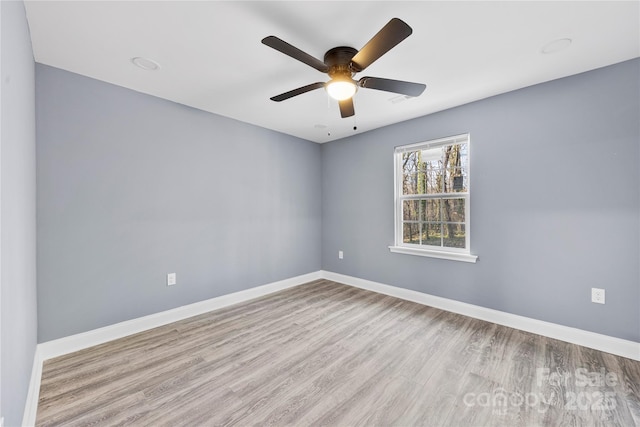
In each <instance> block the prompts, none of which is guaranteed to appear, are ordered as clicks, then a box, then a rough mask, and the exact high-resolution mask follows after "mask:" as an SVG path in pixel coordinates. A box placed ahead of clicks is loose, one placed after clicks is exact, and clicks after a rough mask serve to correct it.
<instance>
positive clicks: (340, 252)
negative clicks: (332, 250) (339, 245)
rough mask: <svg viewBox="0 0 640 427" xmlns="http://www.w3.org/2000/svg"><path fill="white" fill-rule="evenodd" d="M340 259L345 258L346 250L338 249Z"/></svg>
mask: <svg viewBox="0 0 640 427" xmlns="http://www.w3.org/2000/svg"><path fill="white" fill-rule="evenodd" d="M338 259H344V252H342V251H338Z"/></svg>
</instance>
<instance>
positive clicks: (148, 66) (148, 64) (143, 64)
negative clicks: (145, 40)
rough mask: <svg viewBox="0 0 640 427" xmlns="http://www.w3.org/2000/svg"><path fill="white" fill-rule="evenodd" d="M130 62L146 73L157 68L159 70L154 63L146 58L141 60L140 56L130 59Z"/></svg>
mask: <svg viewBox="0 0 640 427" xmlns="http://www.w3.org/2000/svg"><path fill="white" fill-rule="evenodd" d="M131 62H133V64H134V65H135V66H137V67H140V68H142V69H143V70H147V71H156V70H157V69H158V68H160V64H158V63H157V62H156V61H153V60H151V59H148V58H143V57H141V56H136V57H135V58H131Z"/></svg>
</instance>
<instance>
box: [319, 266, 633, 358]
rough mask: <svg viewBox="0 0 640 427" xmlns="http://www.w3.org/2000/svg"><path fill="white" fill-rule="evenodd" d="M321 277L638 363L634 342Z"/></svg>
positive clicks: (412, 293)
mask: <svg viewBox="0 0 640 427" xmlns="http://www.w3.org/2000/svg"><path fill="white" fill-rule="evenodd" d="M321 276H322V277H323V278H324V279H327V280H332V281H334V282H339V283H344V284H345V285H350V286H354V287H357V288H361V289H367V290H369V291H373V292H377V293H380V294H384V295H390V296H393V297H396V298H400V299H404V300H407V301H413V302H416V303H418V304H423V305H428V306H431V307H435V308H439V309H442V310H446V311H450V312H453V313H458V314H463V315H465V316H469V317H473V318H475V319H480V320H485V321H487V322H492V323H497V324H498V325H503V326H508V327H510V328H514V329H519V330H521V331H526V332H531V333H534V334H538V335H542V336H545V337H549V338H555V339H558V340H561V341H566V342H569V343H572V344H578V345H581V346H584V347H589V348H593V349H596V350H600V351H604V352H607V353H611V354H615V355H618V356H622V357H626V358H629V359H633V360H638V361H640V343H637V342H635V341H629V340H623V339H621V338H615V337H610V336H608V335H602V334H597V333H595V332H589V331H584V330H582V329H576V328H572V327H569V326H563V325H558V324H555V323H550V322H544V321H542V320H536V319H531V318H529V317H524V316H518V315H516V314H511V313H505V312H504V311H498V310H493V309H490V308H485V307H481V306H477V305H473V304H467V303H464V302H460V301H455V300H451V299H447V298H442V297H437V296H433V295H429V294H425V293H422V292H418V291H412V290H410V289H404V288H398V287H395V286H390V285H385V284H382V283H377V282H372V281H370V280H365V279H360V278H358V277H353V276H346V275H344V274H338V273H333V272H330V271H322V272H321Z"/></svg>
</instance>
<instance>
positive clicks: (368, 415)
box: [37, 280, 640, 427]
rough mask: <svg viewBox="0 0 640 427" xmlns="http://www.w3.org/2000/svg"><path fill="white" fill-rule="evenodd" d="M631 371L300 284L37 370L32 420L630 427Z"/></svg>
mask: <svg viewBox="0 0 640 427" xmlns="http://www.w3.org/2000/svg"><path fill="white" fill-rule="evenodd" d="M639 424H640V362H636V361H633V360H630V359H625V358H622V357H617V356H613V355H611V354H608V353H603V352H600V351H596V350H591V349H588V348H585V347H580V346H577V345H573V344H567V343H565V342H561V341H557V340H553V339H549V338H545V337H542V336H538V335H534V334H530V333H526V332H521V331H518V330H515V329H511V328H507V327H503V326H498V325H495V324H493V323H488V322H483V321H479V320H475V319H472V318H469V317H465V316H461V315H457V314H453V313H448V312H445V311H442V310H438V309H435V308H432V307H426V306H422V305H419V304H415V303H412V302H407V301H403V300H400V299H397V298H393V297H389V296H385V295H380V294H376V293H373V292H369V291H365V290H361V289H357V288H353V287H350V286H346V285H342V284H338V283H334V282H330V281H324V280H321V281H316V282H313V283H308V284H306V285H302V286H298V287H296V288H292V289H288V290H285V291H282V292H278V293H275V294H271V295H268V296H266V297H262V298H258V299H255V300H252V301H248V302H245V303H242V304H238V305H235V306H231V307H227V308H225V309H221V310H217V311H214V312H211V313H207V314H204V315H201V316H197V317H192V318H189V319H186V320H183V321H180V322H176V323H172V324H170V325H166V326H163V327H159V328H156V329H152V330H149V331H146V332H143V333H139V334H136V335H133V336H130V337H126V338H123V339H119V340H116V341H112V342H109V343H106V344H103V345H99V346H96V347H92V348H89V349H86V350H82V351H79V352H77V353H73V354H69V355H66V356H62V357H59V358H56V359H51V360H48V361H46V362H45V364H44V368H43V374H42V385H41V389H40V400H39V406H38V413H37V425H39V426H52V425H64V426H86V425H109V426H111V425H140V426H164V425H166V426H178V425H188V426H199V425H202V426H213V425H230V426H232V425H239V426H246V425H276V426H282V425H295V426H306V425H327V426H351V425H353V426H372V425H378V426H388V425H398V426H485V425H492V426H510V427H512V426H534V425H548V426H591V425H593V426H609V425H610V426H633V425H639Z"/></svg>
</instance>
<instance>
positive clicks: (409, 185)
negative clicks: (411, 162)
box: [402, 173, 418, 194]
mask: <svg viewBox="0 0 640 427" xmlns="http://www.w3.org/2000/svg"><path fill="white" fill-rule="evenodd" d="M402 194H418V174H417V173H407V174H403V175H402Z"/></svg>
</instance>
